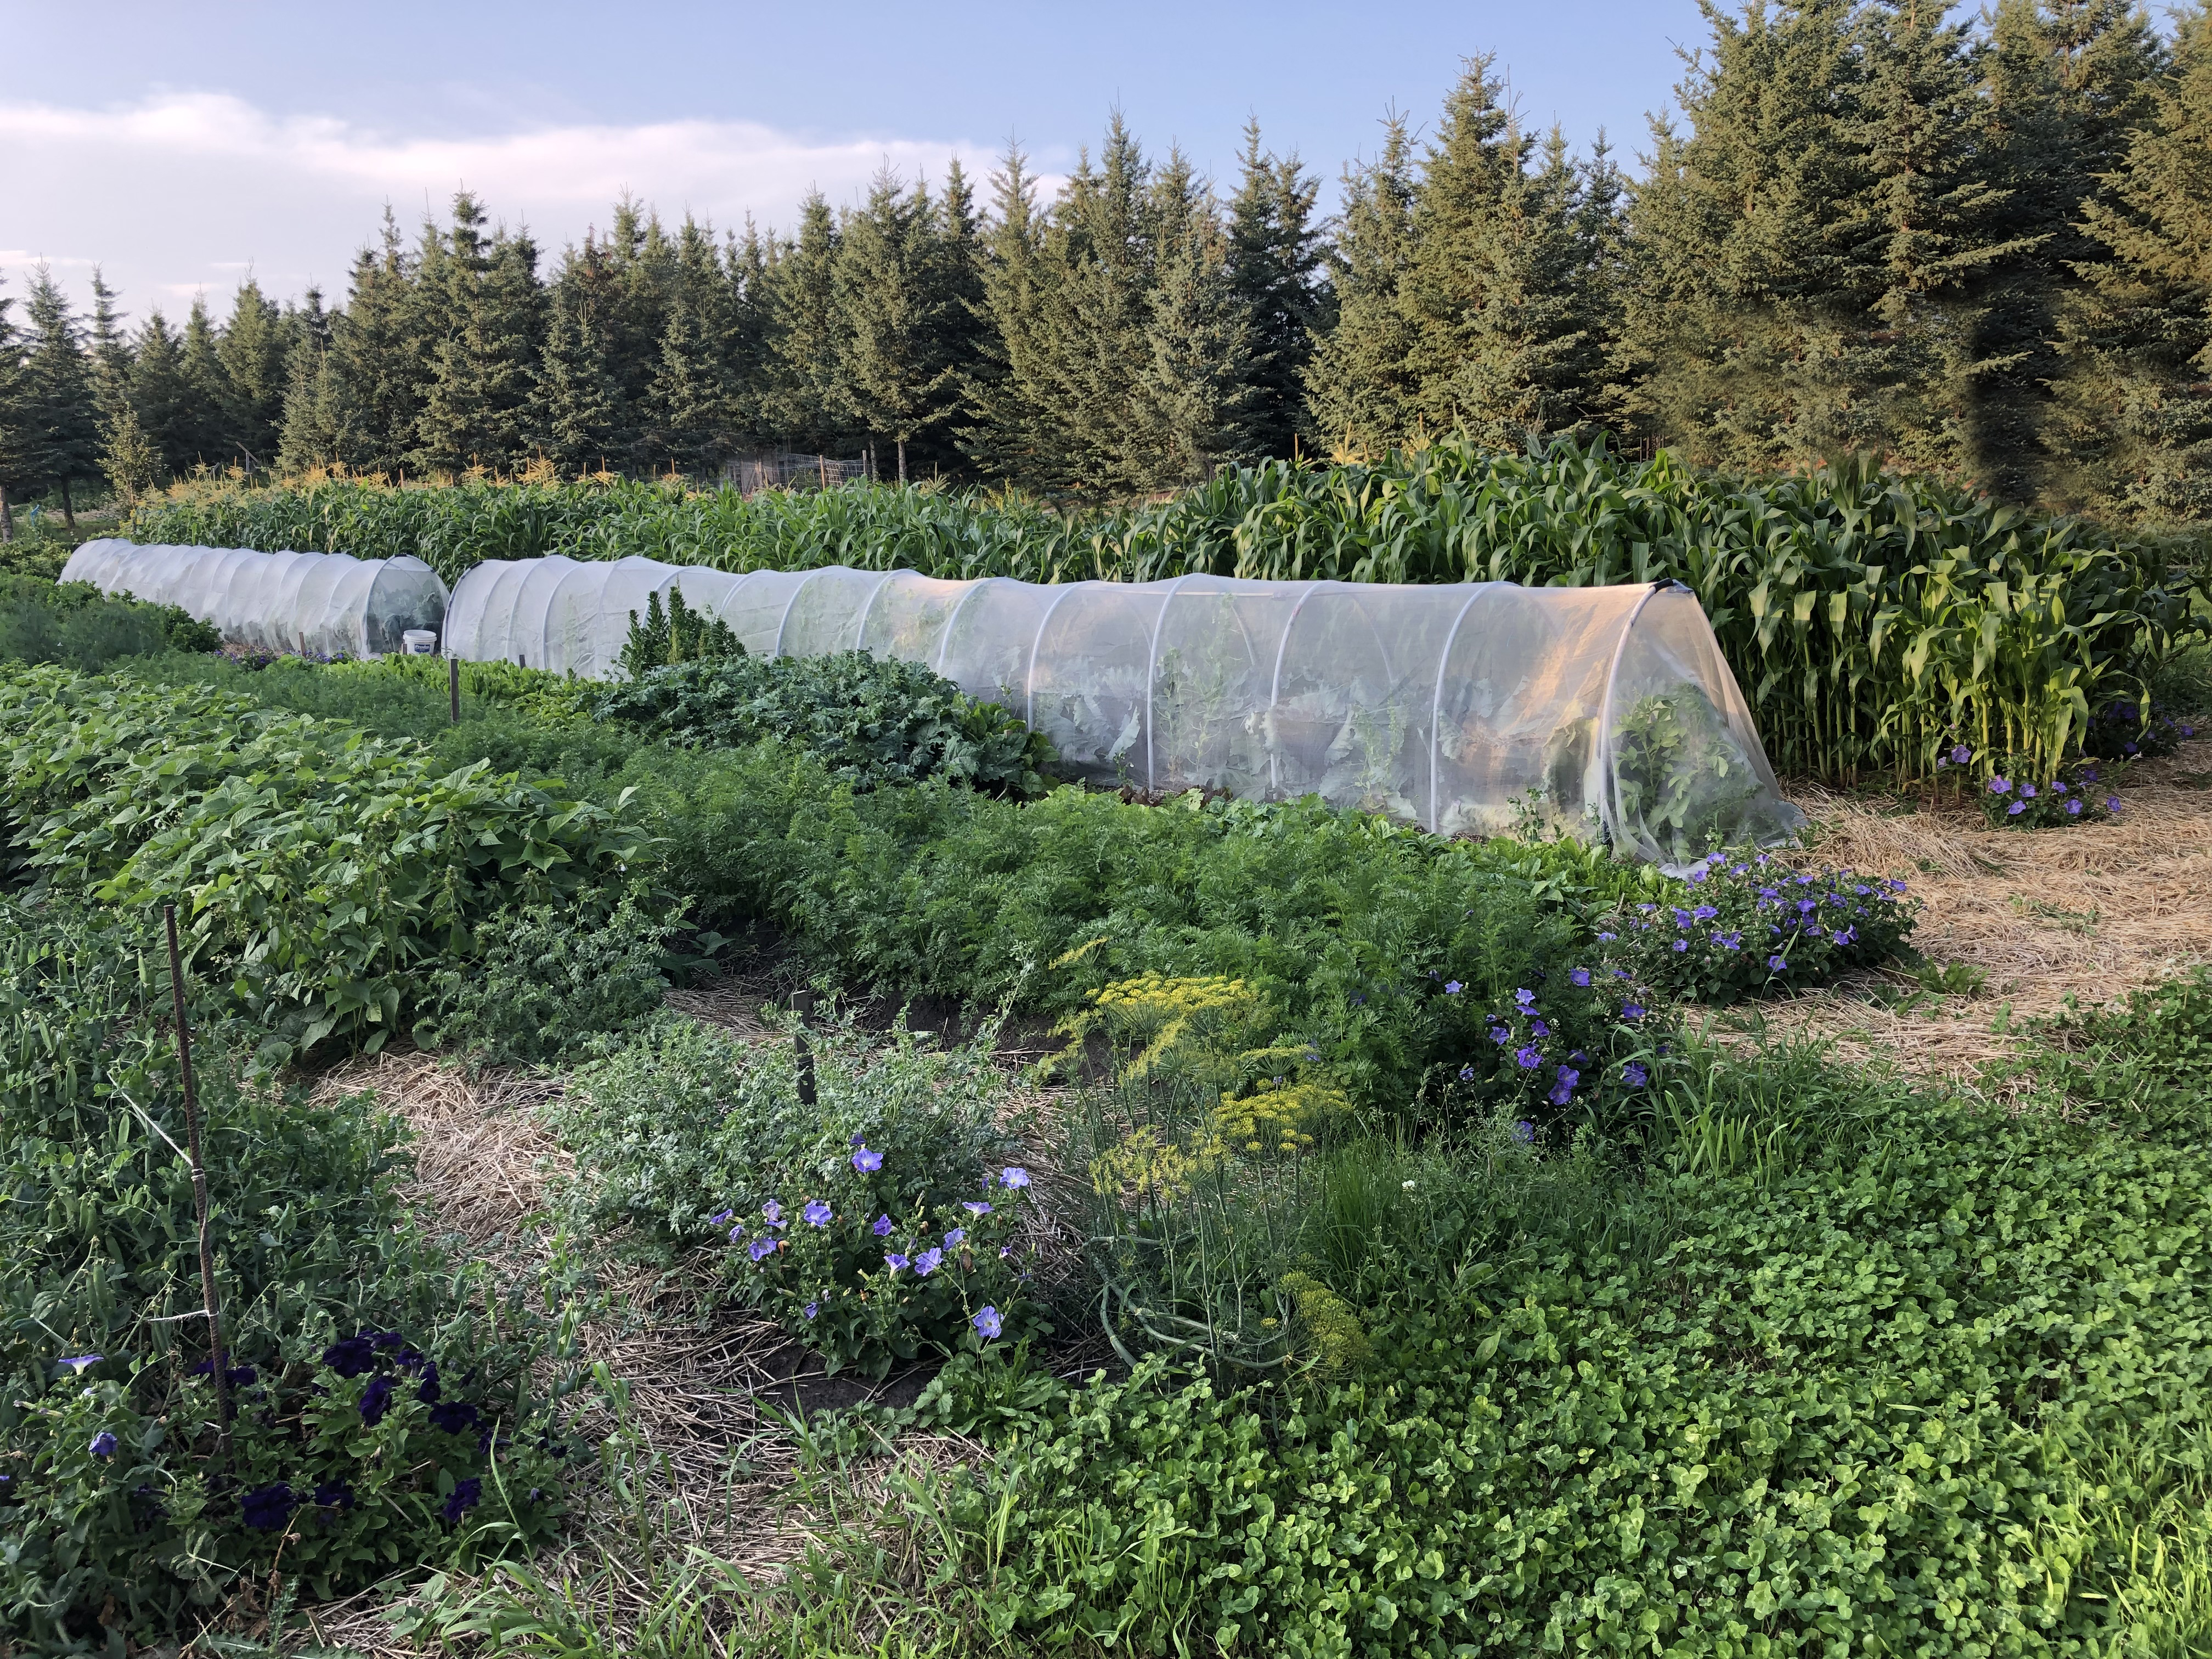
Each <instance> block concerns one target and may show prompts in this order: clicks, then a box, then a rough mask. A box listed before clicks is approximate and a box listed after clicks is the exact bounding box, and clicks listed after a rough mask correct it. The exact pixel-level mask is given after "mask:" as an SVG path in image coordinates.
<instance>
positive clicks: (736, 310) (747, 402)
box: [722, 216, 775, 445]
mask: <svg viewBox="0 0 2212 1659" xmlns="http://www.w3.org/2000/svg"><path fill="white" fill-rule="evenodd" d="M774 257H775V238H774V237H773V236H766V237H764V236H763V235H762V234H760V231H759V229H758V228H757V227H756V226H755V225H754V223H753V222H752V220H751V218H750V216H748V217H747V219H746V220H745V234H744V239H743V240H738V239H737V238H735V237H732V239H731V240H730V241H729V243H728V245H727V246H726V247H725V248H724V249H723V253H722V264H723V269H724V272H725V276H726V281H727V282H728V283H729V288H730V306H731V311H730V334H729V375H730V398H731V418H732V421H733V422H735V424H736V426H737V428H738V433H739V435H740V438H739V441H740V442H741V443H744V444H748V445H757V444H758V443H759V442H760V441H762V439H763V435H765V434H766V433H767V432H768V431H769V429H770V428H771V427H772V426H773V425H774V422H773V420H772V419H771V417H770V411H769V394H770V391H771V387H770V385H769V336H770V333H771V330H772V321H771V319H772V305H773V295H772V291H771V290H772V284H771V283H770V280H769V267H770V264H771V263H772V261H773V259H774Z"/></svg>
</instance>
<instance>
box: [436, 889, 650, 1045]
mask: <svg viewBox="0 0 2212 1659" xmlns="http://www.w3.org/2000/svg"><path fill="white" fill-rule="evenodd" d="M642 897H643V896H642V895H641V894H640V893H638V892H636V891H635V890H633V891H630V892H627V893H624V894H623V895H622V896H621V897H620V898H619V899H610V898H609V897H608V896H607V895H605V893H602V892H599V891H596V890H593V891H586V892H583V893H579V894H577V895H576V896H575V897H574V900H573V901H572V902H565V903H562V904H560V905H557V906H556V905H552V904H526V905H520V906H514V907H510V908H506V909H503V910H501V911H497V912H495V913H494V914H493V915H490V916H489V917H487V918H486V919H485V920H484V921H482V922H480V923H478V924H477V928H476V937H477V952H476V954H475V955H474V956H473V957H471V958H470V959H468V960H467V961H466V962H465V963H463V962H456V963H451V964H450V965H448V966H447V967H445V968H443V969H440V970H439V971H438V973H437V974H436V975H435V983H434V989H433V990H431V991H430V992H429V993H428V994H420V995H419V1001H418V1006H422V1008H423V1010H424V1016H423V1018H422V1020H421V1022H420V1023H418V1024H416V1028H415V1040H416V1042H419V1043H421V1044H422V1045H423V1046H424V1047H426V1048H452V1049H455V1050H457V1051H459V1052H460V1053H462V1054H466V1055H467V1056H468V1057H469V1059H470V1060H471V1061H474V1062H481V1063H488V1064H491V1065H501V1066H512V1065H516V1064H525V1065H541V1064H545V1063H548V1062H550V1061H555V1060H575V1059H579V1058H582V1057H585V1056H587V1055H591V1054H603V1053H605V1052H606V1051H607V1050H608V1048H610V1047H611V1045H613V1044H615V1043H617V1042H619V1041H620V1039H621V1037H622V1036H623V1034H624V1033H626V1032H629V1030H633V1029H634V1028H635V1027H637V1026H638V1025H640V1024H642V1023H643V1022H644V1021H645V1020H647V1018H650V1017H651V1015H652V1014H653V1011H654V1010H655V1009H657V1008H659V1006H660V1000H661V997H662V995H663V994H664V993H665V991H666V990H667V988H668V981H667V978H666V977H665V975H664V974H663V972H662V970H661V963H662V962H663V960H664V957H665V946H666V945H667V942H668V939H669V936H670V935H671V933H674V932H675V931H676V927H677V924H676V923H675V922H673V921H659V920H655V919H654V918H653V917H652V916H650V915H647V913H646V911H645V909H644V908H642V904H641V899H642Z"/></svg>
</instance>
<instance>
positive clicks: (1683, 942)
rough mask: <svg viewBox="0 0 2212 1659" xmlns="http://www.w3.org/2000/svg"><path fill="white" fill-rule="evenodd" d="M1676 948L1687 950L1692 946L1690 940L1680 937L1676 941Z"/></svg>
mask: <svg viewBox="0 0 2212 1659" xmlns="http://www.w3.org/2000/svg"><path fill="white" fill-rule="evenodd" d="M1674 948H1675V949H1676V950H1677V951H1686V950H1688V949H1689V948H1690V941H1689V940H1687V939H1676V940H1675V941H1674Z"/></svg>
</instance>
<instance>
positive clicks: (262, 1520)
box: [238, 1480, 300, 1532]
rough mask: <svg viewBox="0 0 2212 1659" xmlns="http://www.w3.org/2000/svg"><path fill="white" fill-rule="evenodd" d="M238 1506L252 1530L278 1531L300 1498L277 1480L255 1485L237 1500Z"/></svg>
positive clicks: (296, 1506)
mask: <svg viewBox="0 0 2212 1659" xmlns="http://www.w3.org/2000/svg"><path fill="white" fill-rule="evenodd" d="M238 1507H239V1512H240V1516H242V1517H243V1519H244V1520H245V1522H246V1525H247V1526H249V1527H251V1528H253V1529H254V1531H256V1532H279V1531H282V1530H283V1526H284V1522H286V1521H288V1520H289V1519H290V1518H291V1515H292V1511H293V1510H295V1509H297V1508H299V1507H300V1500H299V1499H298V1498H295V1497H293V1496H292V1489H291V1487H289V1486H286V1485H285V1484H284V1483H283V1481H282V1480H279V1481H277V1482H276V1484H275V1485H273V1486H257V1487H255V1488H254V1489H253V1490H252V1492H248V1493H246V1496H245V1497H243V1498H240V1499H239V1500H238Z"/></svg>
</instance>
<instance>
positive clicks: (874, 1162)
mask: <svg viewBox="0 0 2212 1659" xmlns="http://www.w3.org/2000/svg"><path fill="white" fill-rule="evenodd" d="M853 1167H854V1169H856V1170H859V1171H860V1173H861V1174H862V1175H873V1174H875V1172H876V1171H877V1170H880V1169H882V1168H883V1167H884V1155H883V1154H882V1153H881V1152H870V1151H869V1150H868V1149H867V1148H866V1147H865V1146H863V1147H861V1148H860V1151H859V1152H855V1153H854V1154H853Z"/></svg>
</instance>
